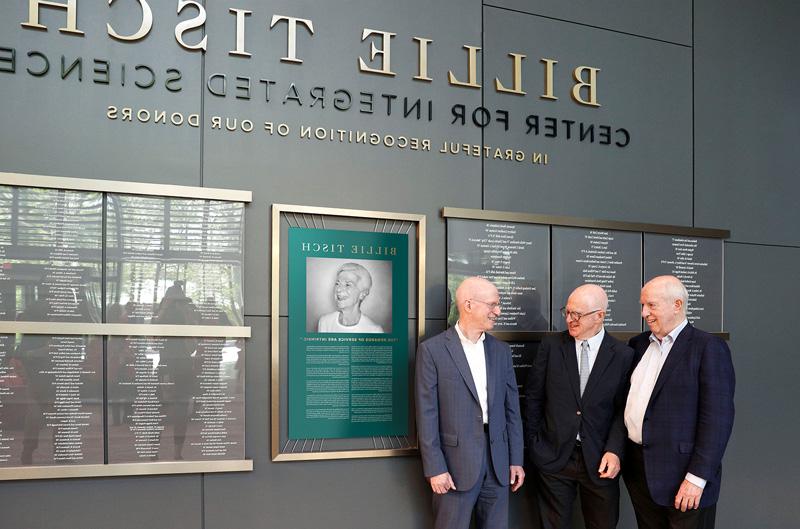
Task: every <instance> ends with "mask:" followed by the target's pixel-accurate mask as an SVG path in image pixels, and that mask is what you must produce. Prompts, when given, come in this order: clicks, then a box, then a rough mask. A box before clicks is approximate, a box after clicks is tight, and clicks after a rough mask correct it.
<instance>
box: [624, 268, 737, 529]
mask: <svg viewBox="0 0 800 529" xmlns="http://www.w3.org/2000/svg"><path fill="white" fill-rule="evenodd" d="M688 299H689V295H688V293H687V292H686V288H685V287H684V286H683V284H682V283H681V282H680V280H679V279H678V278H677V277H674V276H659V277H656V278H654V279H652V280H651V281H649V282H648V283H647V284H645V285H644V288H642V295H641V299H640V302H641V305H642V318H644V320H645V322H646V323H647V325H648V327H650V332H645V333H642V334H640V335H639V336H637V337H635V338H633V339H632V340H631V341H630V345H631V347H633V349H634V350H635V351H636V355H635V357H634V366H635V368H634V371H633V374H632V375H631V380H630V382H631V387H630V392H629V394H628V399H627V403H626V405H625V426H626V428H627V433H628V439H629V441H628V449H627V453H628V458H627V459H626V465H625V469H624V471H623V474H624V478H625V485H626V486H627V487H628V492H629V493H630V496H631V502H632V503H633V509H634V511H635V513H636V521H637V523H638V525H639V528H640V529H672V528H675V529H677V528H681V529H701V528H702V529H713V527H714V519H715V515H716V504H717V499H718V498H719V487H720V477H721V471H722V466H721V462H722V455H723V454H724V453H725V447H726V446H727V444H728V439H729V438H730V435H731V430H732V428H733V415H734V410H733V391H734V386H735V384H736V381H735V376H734V372H733V363H732V362H731V352H730V350H729V349H728V345H727V344H726V343H725V342H724V341H723V340H722V339H721V338H719V337H716V336H713V335H711V334H709V333H707V332H703V331H701V330H699V329H697V328H695V327H693V326H692V325H691V324H690V323H689V322H688V320H687V319H686V307H687V303H688Z"/></svg>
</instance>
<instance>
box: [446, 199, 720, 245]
mask: <svg viewBox="0 0 800 529" xmlns="http://www.w3.org/2000/svg"><path fill="white" fill-rule="evenodd" d="M442 217H443V218H458V219H472V220H496V221H507V222H526V223H529V224H550V225H553V226H573V227H577V228H598V229H605V230H622V231H641V232H646V233H661V234H666V235H684V236H687V237H711V238H715V239H727V238H729V237H730V236H731V232H730V230H720V229H716V228H693V227H690V226H670V225H667V224H648V223H643V222H623V221H616V220H598V219H586V218H581V217H564V216H559V215H538V214H534V213H516V212H511V211H492V210H486V209H466V208H453V207H443V208H442Z"/></svg>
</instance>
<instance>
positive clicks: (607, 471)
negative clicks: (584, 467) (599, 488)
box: [597, 452, 620, 479]
mask: <svg viewBox="0 0 800 529" xmlns="http://www.w3.org/2000/svg"><path fill="white" fill-rule="evenodd" d="M619 468H620V465H619V457H618V456H617V454H615V453H614V452H606V453H605V454H603V459H601V460H600V468H598V469H597V472H598V473H599V474H600V477H601V478H606V479H614V478H615V477H617V474H619Z"/></svg>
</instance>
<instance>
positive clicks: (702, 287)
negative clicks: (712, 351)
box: [644, 233, 724, 332]
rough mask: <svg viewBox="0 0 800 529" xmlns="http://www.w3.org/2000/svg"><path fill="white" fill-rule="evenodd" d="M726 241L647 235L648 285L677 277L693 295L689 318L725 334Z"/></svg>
mask: <svg viewBox="0 0 800 529" xmlns="http://www.w3.org/2000/svg"><path fill="white" fill-rule="evenodd" d="M723 247H724V246H723V242H722V239H713V238H707V237H689V236H684V235H659V234H653V233H645V234H644V278H645V281H648V280H650V279H652V278H653V277H655V276H659V275H665V274H668V275H674V276H676V277H677V278H678V279H680V280H681V282H683V284H684V285H685V286H686V290H688V291H689V308H688V311H687V317H688V319H689V322H690V323H692V325H697V326H698V327H700V328H701V329H703V330H705V331H708V332H722V331H723V328H722V327H723V322H722V277H723V276H722V273H723V262H722V260H723Z"/></svg>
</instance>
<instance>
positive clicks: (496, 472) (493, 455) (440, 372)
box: [416, 277, 525, 529]
mask: <svg viewBox="0 0 800 529" xmlns="http://www.w3.org/2000/svg"><path fill="white" fill-rule="evenodd" d="M456 306H457V308H458V322H457V323H456V325H455V326H454V327H452V328H450V329H448V330H446V331H445V332H443V333H441V334H438V335H436V336H434V337H433V338H431V339H429V340H427V341H425V342H423V343H422V344H421V345H420V346H419V350H418V351H417V371H416V402H417V433H418V435H419V450H420V453H421V454H422V467H423V472H424V475H425V478H426V479H427V480H428V482H429V483H430V487H431V490H432V492H433V514H434V527H435V528H436V529H468V528H469V526H470V519H471V518H472V513H473V511H474V512H475V519H476V523H477V527H478V529H506V528H507V527H508V497H509V488H511V490H513V491H516V490H517V489H519V488H520V487H521V486H522V483H523V481H524V479H525V472H524V471H523V469H522V463H523V458H524V456H523V447H522V444H523V439H522V421H521V418H520V414H519V394H518V392H517V381H516V378H515V376H514V367H513V365H512V363H511V350H510V348H509V346H508V344H506V343H504V342H501V341H500V340H497V339H495V338H494V337H492V336H490V335H489V334H488V333H487V331H490V330H491V329H492V328H493V327H494V323H495V320H496V319H497V316H499V315H500V295H499V294H498V292H497V288H495V286H494V285H493V284H492V283H490V282H489V281H487V280H485V279H481V278H478V277H470V278H468V279H465V280H464V282H462V283H461V285H459V287H458V289H457V290H456Z"/></svg>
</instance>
